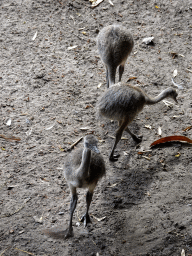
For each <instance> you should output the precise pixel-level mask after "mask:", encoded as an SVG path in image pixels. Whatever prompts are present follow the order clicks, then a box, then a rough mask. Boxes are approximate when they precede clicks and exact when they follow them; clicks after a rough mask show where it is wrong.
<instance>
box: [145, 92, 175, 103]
mask: <svg viewBox="0 0 192 256" xmlns="http://www.w3.org/2000/svg"><path fill="white" fill-rule="evenodd" d="M169 92H170V88H167V89H166V90H164V91H162V92H161V93H160V94H159V95H158V96H157V97H155V98H150V97H149V96H147V95H145V103H146V104H147V105H153V104H156V103H158V102H160V101H161V100H163V99H165V98H167V97H168V96H169Z"/></svg>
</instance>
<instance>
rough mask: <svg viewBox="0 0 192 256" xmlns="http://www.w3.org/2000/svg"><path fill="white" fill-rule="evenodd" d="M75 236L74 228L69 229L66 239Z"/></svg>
mask: <svg viewBox="0 0 192 256" xmlns="http://www.w3.org/2000/svg"><path fill="white" fill-rule="evenodd" d="M73 236H74V234H73V228H72V227H71V228H68V229H66V234H65V239H67V238H69V237H73Z"/></svg>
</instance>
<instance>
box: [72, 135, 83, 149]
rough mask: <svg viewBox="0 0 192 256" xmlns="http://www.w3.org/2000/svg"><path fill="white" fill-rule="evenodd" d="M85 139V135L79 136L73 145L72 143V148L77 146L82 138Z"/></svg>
mask: <svg viewBox="0 0 192 256" xmlns="http://www.w3.org/2000/svg"><path fill="white" fill-rule="evenodd" d="M82 139H83V137H81V138H79V139H78V140H77V141H75V142H74V143H73V144H72V145H71V147H70V148H71V149H72V148H73V147H74V146H76V145H77V144H78V143H79V142H80V141H81V140H82Z"/></svg>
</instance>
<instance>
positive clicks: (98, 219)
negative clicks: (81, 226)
mask: <svg viewBox="0 0 192 256" xmlns="http://www.w3.org/2000/svg"><path fill="white" fill-rule="evenodd" d="M92 216H93V218H94V219H96V220H97V221H102V220H104V219H105V218H106V216H105V217H102V218H97V217H95V216H94V215H92Z"/></svg>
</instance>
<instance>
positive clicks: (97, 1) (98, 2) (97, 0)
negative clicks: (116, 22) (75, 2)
mask: <svg viewBox="0 0 192 256" xmlns="http://www.w3.org/2000/svg"><path fill="white" fill-rule="evenodd" d="M89 1H90V2H91V3H92V5H91V6H92V7H96V6H97V5H99V4H100V3H102V2H103V1H104V0H89Z"/></svg>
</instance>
